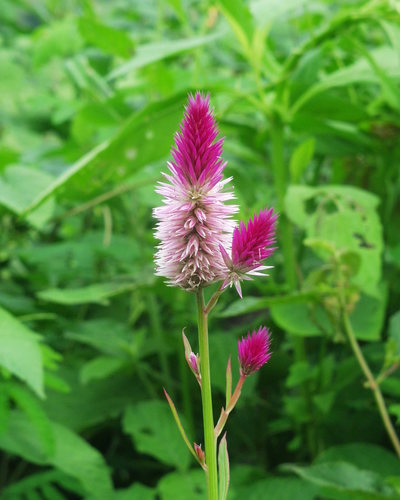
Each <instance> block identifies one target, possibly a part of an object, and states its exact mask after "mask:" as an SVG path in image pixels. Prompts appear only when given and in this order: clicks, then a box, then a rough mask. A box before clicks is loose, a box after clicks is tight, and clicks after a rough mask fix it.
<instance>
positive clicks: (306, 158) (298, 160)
mask: <svg viewBox="0 0 400 500" xmlns="http://www.w3.org/2000/svg"><path fill="white" fill-rule="evenodd" d="M314 147H315V139H314V138H311V139H308V140H307V141H304V142H303V143H302V144H300V145H299V146H298V147H297V148H296V149H295V150H294V152H293V154H292V157H291V158H290V175H291V179H292V182H293V183H294V184H296V183H297V182H298V181H299V179H300V177H301V174H302V173H303V172H304V170H305V169H306V168H307V165H308V164H309V163H310V161H311V159H312V157H313V154H314Z"/></svg>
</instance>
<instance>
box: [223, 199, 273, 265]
mask: <svg viewBox="0 0 400 500" xmlns="http://www.w3.org/2000/svg"><path fill="white" fill-rule="evenodd" d="M276 219H277V214H276V213H274V210H273V209H272V208H270V209H269V210H267V209H264V210H261V211H260V213H259V214H258V215H254V217H253V218H251V217H250V219H249V220H248V221H247V224H244V223H243V222H242V223H241V224H240V226H239V227H236V228H235V229H234V231H233V239H232V262H233V265H234V266H236V267H240V268H246V269H248V270H249V271H251V270H253V269H256V268H257V267H259V266H260V264H261V262H262V261H263V260H265V259H266V258H267V257H269V256H270V255H271V254H272V253H273V251H274V250H275V248H274V247H272V245H273V244H274V243H275V225H276Z"/></svg>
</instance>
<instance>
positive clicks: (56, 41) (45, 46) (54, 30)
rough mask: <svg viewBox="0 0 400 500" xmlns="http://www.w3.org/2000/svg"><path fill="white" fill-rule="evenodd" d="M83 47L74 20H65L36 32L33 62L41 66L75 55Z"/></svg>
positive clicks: (45, 26)
mask: <svg viewBox="0 0 400 500" xmlns="http://www.w3.org/2000/svg"><path fill="white" fill-rule="evenodd" d="M81 47H82V39H81V37H80V36H79V33H78V30H77V28H76V24H75V22H74V20H73V19H66V18H65V19H63V20H61V21H54V22H53V23H51V24H47V25H44V26H43V27H40V28H38V29H37V30H36V31H35V34H34V49H33V60H34V63H35V65H37V66H41V65H43V64H46V63H47V62H49V61H50V60H51V59H53V58H55V57H66V56H69V55H73V54H75V53H76V52H77V51H78V50H79V49H80V48H81Z"/></svg>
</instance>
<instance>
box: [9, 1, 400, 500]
mask: <svg viewBox="0 0 400 500" xmlns="http://www.w3.org/2000/svg"><path fill="white" fill-rule="evenodd" d="M399 21H400V8H399V4H398V2H397V1H395V0H387V1H378V0H368V1H366V0H337V1H333V0H331V1H329V0H311V1H310V0H309V1H305V0H286V1H277V0H253V1H251V2H246V1H244V0H219V1H205V2H195V1H192V0H164V1H162V0H159V1H158V2H156V1H152V0H150V1H147V2H138V1H137V2H133V1H129V0H115V1H113V2H107V1H105V0H102V1H101V0H97V1H95V0H68V1H67V2H66V1H64V2H62V1H60V0H35V1H34V2H28V1H25V0H2V3H1V9H0V225H1V231H0V386H1V390H0V450H1V455H0V489H1V491H2V495H1V498H4V499H29V500H34V499H38V498H42V499H50V500H53V499H54V500H58V499H61V498H86V499H95V498H99V499H114V498H115V499H121V500H122V499H125V498H126V499H128V498H129V499H140V500H147V499H149V500H150V499H155V498H160V499H161V500H171V499H174V500H179V499H182V500H187V499H189V498H190V499H193V500H195V499H199V500H200V499H204V495H205V490H204V478H203V473H202V471H201V470H197V469H196V468H195V465H194V463H193V461H192V459H191V457H190V455H189V454H188V453H187V451H186V450H185V448H184V446H183V445H182V443H181V441H180V436H179V433H178V431H177V430H176V428H175V427H174V423H173V419H172V416H171V415H170V414H169V409H168V405H167V403H166V401H165V400H164V398H163V394H162V386H165V387H167V388H168V391H169V393H170V394H171V396H173V397H174V400H175V403H176V405H177V407H178V408H179V409H180V413H181V417H182V421H183V422H184V425H185V427H186V429H187V432H188V434H189V436H190V437H191V439H192V440H193V441H197V442H199V441H201V439H202V438H201V434H202V426H201V411H200V408H201V406H200V397H199V394H198V388H197V386H196V382H195V380H192V377H191V374H190V372H189V370H188V369H187V367H186V366H185V361H184V357H183V347H182V345H181V338H180V332H181V329H182V327H184V326H186V327H187V329H186V333H187V335H188V337H189V338H190V340H191V342H192V345H196V341H195V324H194V318H195V308H194V300H193V297H192V296H191V295H190V294H186V293H184V292H183V291H181V290H175V289H172V288H168V287H166V286H165V284H164V283H163V281H162V280H161V279H158V278H155V277H154V275H153V253H154V246H155V241H154V239H153V226H154V221H153V220H152V215H151V209H152V207H154V206H156V205H157V204H159V203H160V199H159V197H158V196H157V195H156V194H155V193H154V185H155V183H156V182H157V181H158V180H159V179H160V178H161V175H160V172H161V171H163V170H165V162H166V160H167V159H168V157H169V149H170V147H171V144H172V141H173V134H174V132H175V131H176V129H177V127H178V124H179V121H180V119H181V117H182V113H183V106H184V103H185V101H186V97H187V94H188V92H193V91H195V90H196V89H199V90H203V91H205V92H210V94H211V101H212V103H213V105H214V107H215V111H216V116H217V118H218V120H219V123H220V126H221V133H222V134H223V135H224V136H225V137H226V140H225V153H224V154H225V158H226V159H227V160H228V167H227V173H228V174H229V175H233V176H234V185H235V193H236V196H237V198H238V200H239V202H240V207H241V213H240V218H246V217H248V216H249V215H252V214H253V212H254V211H256V210H258V209H260V208H262V207H265V206H275V207H276V208H277V209H278V210H279V212H280V225H279V233H278V238H279V250H278V251H277V252H276V253H275V255H274V257H273V259H272V261H273V262H272V263H273V264H274V266H275V268H274V269H273V270H272V271H271V276H270V277H269V278H268V279H264V280H261V279H260V280H257V281H254V282H251V283H248V282H246V284H245V285H244V295H245V298H244V299H243V300H239V299H238V298H237V297H235V294H234V292H233V291H232V292H228V293H226V294H225V295H224V296H223V297H222V298H221V300H220V302H219V304H218V306H217V308H216V314H215V315H214V317H213V319H212V322H211V325H210V332H211V338H210V344H211V356H212V367H211V369H212V376H213V382H214V384H215V387H214V388H215V402H216V405H217V404H218V405H221V404H223V400H224V383H225V382H224V381H225V366H226V362H227V359H228V356H229V355H231V356H232V360H235V359H236V341H237V338H238V337H239V335H243V334H244V333H246V332H247V331H248V330H249V329H250V328H252V327H253V326H255V325H258V324H260V323H261V322H265V323H267V324H268V325H269V326H270V327H271V330H272V332H273V351H274V354H273V356H272V359H271V361H270V363H269V364H268V365H267V366H266V367H265V369H263V370H262V371H261V372H260V373H259V374H257V376H256V375H254V376H253V377H252V378H251V379H250V380H249V381H248V382H249V383H248V384H247V386H246V387H245V390H244V392H243V398H242V400H241V401H240V404H239V405H238V408H237V409H236V410H235V412H234V415H233V416H232V418H231V419H230V422H229V425H228V441H229V443H228V444H229V454H230V462H231V489H230V494H229V498H230V499H232V500H234V499H239V498H244V497H246V498H248V499H253V498H254V499H260V498H268V499H270V500H275V499H276V500H285V499H286V498H287V499H293V498H295V499H296V500H303V499H304V500H308V499H310V500H311V499H317V498H327V499H351V498H354V499H367V498H368V499H381V498H382V499H383V498H398V497H399V495H400V463H399V461H398V460H397V459H396V456H395V455H394V453H393V451H392V449H391V444H390V441H389V439H388V437H387V436H386V433H385V429H384V427H383V425H382V422H381V420H380V419H379V414H378V411H377V408H376V406H375V405H374V400H373V396H372V393H371V391H370V390H369V389H368V388H367V387H365V384H364V380H363V376H362V373H361V371H360V368H359V366H358V364H357V361H356V360H355V358H354V357H353V355H352V352H351V349H350V346H349V345H348V342H347V340H346V336H345V334H344V332H343V327H342V322H341V309H340V308H341V304H340V303H339V301H338V295H337V291H338V290H339V289H340V290H341V291H342V292H343V293H344V296H345V297H346V308H347V313H348V314H349V316H350V321H351V325H352V327H353V329H354V331H355V335H356V337H357V339H358V340H359V341H360V342H361V345H362V350H363V353H364V356H365V357H366V359H367V360H368V363H369V364H370V366H371V369H372V370H373V372H374V374H375V376H376V377H377V379H378V381H379V383H380V386H381V389H382V391H383V393H384V396H385V398H386V399H387V403H388V406H389V409H390V411H391V413H392V416H393V421H395V419H396V418H397V419H398V420H400V410H399V409H400V401H399V398H400V377H399V374H398V373H397V371H396V369H397V367H398V365H399V363H400V321H399V315H400V310H399V300H400V286H399V283H400V235H399V227H400V202H399V194H400V168H399V163H400V146H399V145H400V141H399V138H400V118H399V116H400V115H399V112H400V27H399V26H400V24H399ZM233 365H234V366H233V369H234V377H237V375H238V374H237V367H236V366H235V363H233ZM235 370H236V371H235Z"/></svg>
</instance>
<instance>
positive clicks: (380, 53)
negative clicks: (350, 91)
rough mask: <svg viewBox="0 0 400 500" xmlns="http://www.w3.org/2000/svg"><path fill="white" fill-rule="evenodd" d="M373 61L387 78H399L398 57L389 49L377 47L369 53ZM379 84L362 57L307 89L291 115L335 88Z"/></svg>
mask: <svg viewBox="0 0 400 500" xmlns="http://www.w3.org/2000/svg"><path fill="white" fill-rule="evenodd" d="M370 57H371V58H372V60H373V61H375V62H376V61H379V66H380V68H381V69H382V71H383V72H384V73H385V74H386V75H387V76H388V78H395V79H399V78H400V67H399V65H398V64H397V63H398V55H397V54H396V51H395V50H393V49H392V48H391V47H379V48H377V49H374V50H371V51H370ZM361 83H366V84H368V83H379V75H378V74H377V73H376V72H375V71H374V69H373V68H372V67H371V65H370V64H369V62H368V61H367V59H365V58H364V57H363V58H361V59H359V60H357V61H356V62H354V63H353V64H350V65H349V66H346V67H344V68H341V69H338V70H337V71H334V72H332V73H329V74H327V75H325V76H323V77H322V78H321V79H320V81H318V82H316V83H315V84H314V85H313V86H312V87H310V88H308V89H307V90H306V91H305V92H304V94H302V95H301V96H300V97H299V98H298V100H297V101H296V102H295V103H294V105H293V108H292V113H293V114H295V113H298V111H299V110H300V108H302V107H303V106H304V105H305V103H306V102H307V101H309V100H310V99H311V98H312V97H314V96H316V95H317V94H319V93H322V92H325V91H326V90H328V89H332V88H335V87H344V86H348V85H352V84H361Z"/></svg>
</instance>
